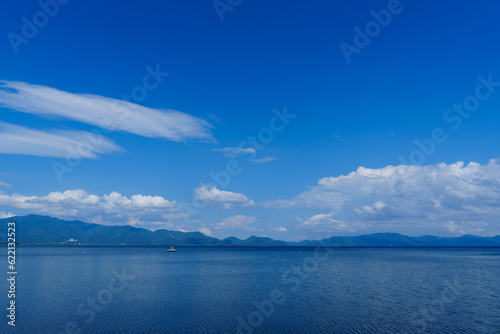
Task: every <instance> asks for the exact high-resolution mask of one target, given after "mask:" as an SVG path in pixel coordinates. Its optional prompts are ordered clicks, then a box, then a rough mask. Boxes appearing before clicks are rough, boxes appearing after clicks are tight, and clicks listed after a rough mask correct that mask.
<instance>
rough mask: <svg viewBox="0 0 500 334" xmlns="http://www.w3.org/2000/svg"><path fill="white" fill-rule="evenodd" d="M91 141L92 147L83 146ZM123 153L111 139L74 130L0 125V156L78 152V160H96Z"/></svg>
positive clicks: (1, 123)
mask: <svg viewBox="0 0 500 334" xmlns="http://www.w3.org/2000/svg"><path fill="white" fill-rule="evenodd" d="M89 142H92V143H93V144H91V145H86V144H85V143H89ZM121 150H123V149H122V148H121V147H120V146H118V145H116V144H115V143H114V142H113V141H112V140H110V139H107V138H104V137H99V138H96V135H95V134H93V133H90V132H85V131H74V130H51V131H43V130H35V129H30V128H26V127H22V126H19V125H13V124H9V123H4V122H0V153H3V154H24V155H34V156H38V157H53V158H65V157H67V156H68V154H69V153H72V152H73V153H74V152H77V153H76V154H78V156H79V157H81V158H87V159H96V158H98V155H99V154H105V153H111V152H117V151H121Z"/></svg>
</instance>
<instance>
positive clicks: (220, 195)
mask: <svg viewBox="0 0 500 334" xmlns="http://www.w3.org/2000/svg"><path fill="white" fill-rule="evenodd" d="M194 197H195V199H197V200H198V201H208V202H219V203H222V204H223V205H224V208H225V209H228V208H231V207H232V206H233V205H234V204H240V205H243V206H253V205H254V204H255V203H254V201H252V200H250V199H248V197H246V196H245V195H243V194H240V193H233V192H230V191H225V190H219V189H217V188H216V187H215V186H212V185H203V184H202V185H201V186H200V187H198V188H196V189H195V190H194Z"/></svg>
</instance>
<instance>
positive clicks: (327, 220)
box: [297, 212, 360, 233]
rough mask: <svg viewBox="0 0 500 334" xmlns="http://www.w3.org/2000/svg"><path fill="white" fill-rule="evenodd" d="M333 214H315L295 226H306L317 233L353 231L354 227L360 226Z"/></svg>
mask: <svg viewBox="0 0 500 334" xmlns="http://www.w3.org/2000/svg"><path fill="white" fill-rule="evenodd" d="M333 215H334V213H333V212H330V213H323V214H317V215H314V216H312V217H311V218H309V219H308V220H306V221H304V222H302V223H301V224H299V225H297V227H298V228H307V229H310V230H311V231H313V232H319V233H333V232H339V231H340V232H355V231H356V228H359V227H360V224H359V223H356V224H352V223H351V224H349V223H347V222H345V221H341V220H337V219H334V218H332V216H333Z"/></svg>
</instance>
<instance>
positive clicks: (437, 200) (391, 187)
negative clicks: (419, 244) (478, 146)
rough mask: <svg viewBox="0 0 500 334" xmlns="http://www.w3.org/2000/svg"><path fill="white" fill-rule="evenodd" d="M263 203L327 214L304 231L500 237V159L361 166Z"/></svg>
mask: <svg viewBox="0 0 500 334" xmlns="http://www.w3.org/2000/svg"><path fill="white" fill-rule="evenodd" d="M265 205H266V206H267V207H270V208H276V207H278V208H303V209H309V210H321V211H323V213H320V214H317V215H314V216H313V217H311V218H310V219H308V220H306V221H305V222H304V223H303V224H300V227H301V228H311V229H313V228H318V226H322V228H324V229H326V228H327V227H328V226H330V227H331V231H336V230H345V231H354V230H355V231H360V230H364V229H366V228H370V227H372V228H373V229H374V230H375V231H377V232H380V231H385V230H388V231H396V230H399V231H402V232H405V231H406V232H408V233H411V231H414V232H415V233H417V234H418V233H419V231H422V232H425V231H427V232H430V231H433V232H435V233H440V232H441V233H442V232H444V231H447V232H453V231H454V232H456V233H462V232H465V233H471V234H483V235H489V234H499V233H500V219H499V218H498V217H500V161H499V160H497V159H492V160H490V161H489V163H488V164H486V165H480V164H478V163H475V162H471V163H469V164H467V165H465V164H464V163H463V162H461V161H460V162H457V163H453V164H444V163H440V164H436V165H428V166H417V165H415V166H406V165H401V166H387V167H383V168H379V169H371V168H364V167H359V168H358V169H357V170H356V171H354V172H351V173H349V174H348V175H341V176H334V177H325V178H322V179H320V180H319V181H318V184H317V185H316V186H313V187H310V188H309V189H308V190H307V191H305V192H303V193H301V194H299V195H297V196H296V197H295V198H293V199H291V200H275V201H268V202H266V203H265ZM321 211H320V212H321ZM325 211H326V212H328V213H324V212H325ZM333 212H335V213H333ZM450 221H451V222H452V223H450ZM343 224H345V225H343Z"/></svg>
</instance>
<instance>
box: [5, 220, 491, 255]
mask: <svg viewBox="0 0 500 334" xmlns="http://www.w3.org/2000/svg"><path fill="white" fill-rule="evenodd" d="M12 221H13V222H16V242H19V243H28V244H99V245H121V244H125V245H200V246H201V245H207V246H208V245H223V246H231V245H233V246H319V245H321V246H332V247H390V246H393V247H433V246H436V247H451V246H476V247H477V246H500V235H498V236H495V237H479V236H474V235H463V236H461V237H456V238H445V237H436V236H431V235H424V236H419V237H409V236H406V235H402V234H398V233H375V234H367V235H360V236H348V237H340V236H336V237H331V238H326V239H322V240H304V241H301V242H286V241H279V240H273V239H271V238H267V237H257V236H251V237H250V238H248V239H245V240H241V239H238V238H235V237H228V238H225V239H217V238H213V237H209V236H206V235H204V234H203V233H200V232H179V231H170V230H164V229H161V230H156V231H150V230H147V229H143V228H136V227H133V226H129V225H124V226H106V225H99V224H89V223H85V222H82V221H78V220H74V221H66V220H61V219H58V218H53V217H49V216H39V215H27V216H16V217H11V218H4V219H0V241H1V242H6V241H7V223H8V222H12Z"/></svg>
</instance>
